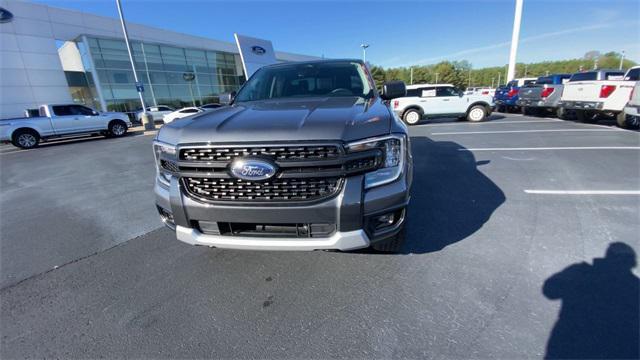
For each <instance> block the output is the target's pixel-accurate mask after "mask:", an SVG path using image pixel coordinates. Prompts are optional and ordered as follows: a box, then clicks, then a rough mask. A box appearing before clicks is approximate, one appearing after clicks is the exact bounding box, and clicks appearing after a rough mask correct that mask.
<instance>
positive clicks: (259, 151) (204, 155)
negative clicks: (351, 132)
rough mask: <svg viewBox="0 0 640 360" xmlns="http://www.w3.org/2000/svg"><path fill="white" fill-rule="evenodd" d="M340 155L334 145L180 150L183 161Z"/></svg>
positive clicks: (323, 157)
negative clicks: (246, 157) (243, 157)
mask: <svg viewBox="0 0 640 360" xmlns="http://www.w3.org/2000/svg"><path fill="white" fill-rule="evenodd" d="M340 155H341V152H340V148H339V147H338V146H336V145H305V146H251V147H249V146H247V147H202V148H199V147H195V148H184V149H181V150H180V160H183V161H204V162H211V161H233V160H234V159H235V158H237V157H242V156H266V157H271V158H273V159H275V160H278V161H296V160H297V161H299V160H326V159H336V158H338V157H339V156H340Z"/></svg>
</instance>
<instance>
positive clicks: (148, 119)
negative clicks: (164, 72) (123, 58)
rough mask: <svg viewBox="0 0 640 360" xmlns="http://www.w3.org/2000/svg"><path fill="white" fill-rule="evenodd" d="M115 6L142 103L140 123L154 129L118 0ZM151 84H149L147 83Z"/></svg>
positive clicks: (148, 128)
mask: <svg viewBox="0 0 640 360" xmlns="http://www.w3.org/2000/svg"><path fill="white" fill-rule="evenodd" d="M116 6H117V7H118V14H119V15H120V24H121V25H122V34H123V35H124V42H125V44H126V45H127V52H128V53H129V61H130V62H131V69H132V70H133V79H134V80H135V82H136V91H137V92H138V96H139V97H140V104H141V105H142V116H141V119H142V125H144V128H145V129H146V130H153V129H155V127H156V125H155V124H154V123H153V118H152V117H151V116H150V115H149V114H148V113H147V105H146V104H145V103H144V96H143V95H142V92H144V87H143V86H142V82H140V81H139V80H138V72H137V71H136V64H135V62H134V61H133V51H131V44H130V43H129V33H128V32H127V25H126V24H125V23H124V14H123V12H122V5H121V4H120V0H116ZM149 86H151V85H149Z"/></svg>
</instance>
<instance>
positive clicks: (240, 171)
mask: <svg viewBox="0 0 640 360" xmlns="http://www.w3.org/2000/svg"><path fill="white" fill-rule="evenodd" d="M231 174H233V176H235V177H237V178H238V179H242V180H247V181H257V180H266V179H269V178H270V177H272V176H273V175H275V174H276V165H275V164H273V163H271V162H269V161H265V160H259V159H238V160H235V161H234V162H233V163H231Z"/></svg>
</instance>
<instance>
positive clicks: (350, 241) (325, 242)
mask: <svg viewBox="0 0 640 360" xmlns="http://www.w3.org/2000/svg"><path fill="white" fill-rule="evenodd" d="M176 236H177V238H178V240H180V241H183V242H186V243H187V244H191V245H205V246H213V247H217V248H224V249H246V250H280V251H282V250H302V251H304V250H325V249H326V250H328V249H335V250H353V249H362V248H366V247H368V246H369V237H368V236H367V234H366V233H365V232H364V231H362V230H354V231H347V232H340V231H338V232H336V233H334V234H333V235H332V236H331V237H328V238H310V239H277V238H259V237H252V236H223V235H207V234H203V233H201V232H199V231H198V230H196V229H192V228H187V227H182V226H180V225H178V226H176Z"/></svg>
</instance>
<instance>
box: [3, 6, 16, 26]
mask: <svg viewBox="0 0 640 360" xmlns="http://www.w3.org/2000/svg"><path fill="white" fill-rule="evenodd" d="M11 20H13V14H12V13H11V11H9V10H7V9H5V8H2V7H0V23H6V22H9V21H11Z"/></svg>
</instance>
